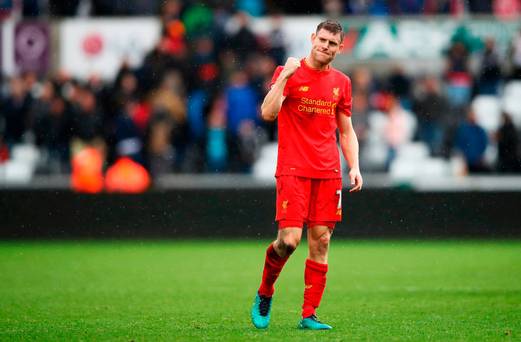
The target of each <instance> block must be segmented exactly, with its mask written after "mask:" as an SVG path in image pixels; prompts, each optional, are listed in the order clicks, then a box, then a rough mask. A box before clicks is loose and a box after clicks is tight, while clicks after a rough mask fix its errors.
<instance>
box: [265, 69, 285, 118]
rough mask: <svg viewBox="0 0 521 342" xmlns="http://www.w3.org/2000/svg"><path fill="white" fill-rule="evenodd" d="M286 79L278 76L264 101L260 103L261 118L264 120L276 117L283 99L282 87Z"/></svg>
mask: <svg viewBox="0 0 521 342" xmlns="http://www.w3.org/2000/svg"><path fill="white" fill-rule="evenodd" d="M287 81H288V79H287V78H285V77H282V75H281V77H279V78H278V79H277V81H276V82H275V83H274V84H273V87H271V89H270V91H269V92H268V94H266V97H264V101H263V102H262V105H261V113H262V118H263V119H264V120H266V121H273V120H275V119H276V118H277V114H278V113H279V111H280V108H281V107H282V102H283V101H284V87H285V86H286V83H287Z"/></svg>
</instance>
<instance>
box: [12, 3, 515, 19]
mask: <svg viewBox="0 0 521 342" xmlns="http://www.w3.org/2000/svg"><path fill="white" fill-rule="evenodd" d="M179 2H182V3H183V4H184V5H186V6H190V5H193V4H197V3H200V4H205V5H207V6H209V7H211V8H217V9H219V10H229V9H239V10H241V11H245V12H247V13H248V14H250V15H252V16H261V15H266V14H273V13H276V12H282V13H285V14H288V15H291V14H322V13H325V14H327V15H328V16H330V17H335V16H342V15H370V16H389V15H460V14H462V13H469V14H495V15H498V16H501V17H517V16H518V15H519V14H520V13H521V4H520V3H519V0H322V1H275V0H206V1H193V0H192V1H190V0H185V1H181V0H180V1H179ZM163 3H164V1H163V0H127V1H112V0H68V1H61V0H48V1H39V0H24V1H23V5H22V6H23V7H22V9H21V10H22V13H23V15H24V16H26V17H30V16H42V15H48V16H89V15H90V16H115V15H121V16H131V15H155V14H157V12H158V9H159V8H160V7H161V6H162V4H163Z"/></svg>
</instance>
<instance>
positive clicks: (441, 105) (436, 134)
mask: <svg viewBox="0 0 521 342" xmlns="http://www.w3.org/2000/svg"><path fill="white" fill-rule="evenodd" d="M421 88H422V91H421V92H420V93H419V94H418V96H417V97H416V99H415V100H414V104H413V112H414V113H415V114H416V118H417V119H418V131H417V135H418V138H419V139H420V140H421V141H423V142H425V143H426V144H427V145H428V146H429V150H430V153H431V154H432V155H435V156H437V155H441V154H442V144H443V137H444V134H445V132H444V127H445V126H446V125H447V122H448V118H447V115H448V113H449V103H448V101H447V98H446V97H445V95H443V93H442V92H441V89H440V82H439V80H438V78H436V77H435V76H427V77H425V78H424V79H423V80H422V87H421Z"/></svg>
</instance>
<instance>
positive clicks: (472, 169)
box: [455, 109, 489, 173]
mask: <svg viewBox="0 0 521 342" xmlns="http://www.w3.org/2000/svg"><path fill="white" fill-rule="evenodd" d="M487 145H488V137H487V133H486V132H485V130H484V129H483V127H481V126H480V125H479V124H478V123H477V121H476V115H475V113H474V112H473V110H472V109H469V111H468V114H467V119H466V120H465V121H464V122H462V123H461V124H460V126H459V127H458V129H457V131H456V139H455V148H456V149H457V150H458V151H459V152H461V153H462V155H463V158H464V160H465V163H466V166H467V171H468V172H469V173H482V172H488V171H489V168H488V166H487V165H486V164H485V151H486V149H487Z"/></svg>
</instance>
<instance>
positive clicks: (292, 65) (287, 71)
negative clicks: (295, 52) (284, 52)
mask: <svg viewBox="0 0 521 342" xmlns="http://www.w3.org/2000/svg"><path fill="white" fill-rule="evenodd" d="M299 67H300V61H299V60H298V59H296V58H295V57H288V59H287V60H286V64H284V69H283V70H282V76H283V77H285V78H290V77H291V75H293V74H294V73H295V71H297V69H298V68H299Z"/></svg>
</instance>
